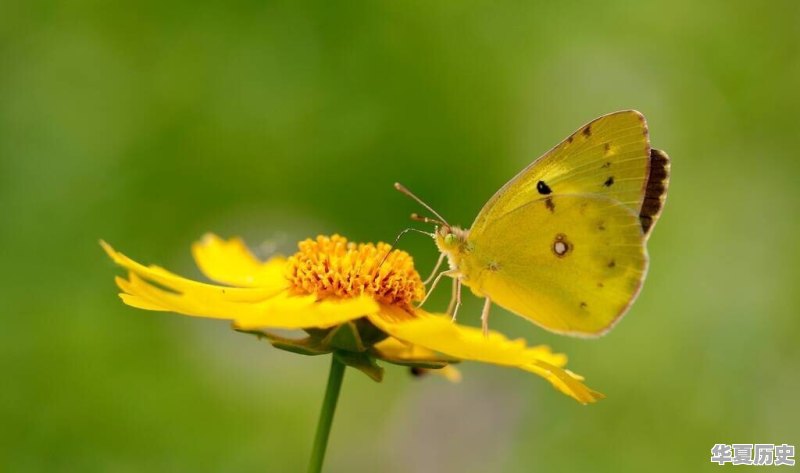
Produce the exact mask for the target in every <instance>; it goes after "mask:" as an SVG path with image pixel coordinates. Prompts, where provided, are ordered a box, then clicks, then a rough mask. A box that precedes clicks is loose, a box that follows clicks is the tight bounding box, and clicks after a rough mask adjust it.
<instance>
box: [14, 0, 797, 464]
mask: <svg viewBox="0 0 800 473" xmlns="http://www.w3.org/2000/svg"><path fill="white" fill-rule="evenodd" d="M798 84H800V4H798V3H797V2H794V1H785V2H766V3H760V2H728V1H721V0H717V1H712V2H693V1H688V0H682V1H656V2H629V1H623V0H615V1H604V2H596V3H584V2H575V3H567V2H552V4H542V5H535V4H534V3H532V2H513V1H500V2H488V1H471V0H468V1H460V2H452V1H445V2H432V1H405V2H381V1H379V2H363V1H361V2H327V1H318V2H313V1H303V2H247V1H233V2H225V3H224V4H223V2H220V3H217V2H202V1H201V2H186V1H174V2H161V1H150V2H138V3H134V4H132V3H117V4H114V3H111V2H100V1H69V2H68V1H63V0H62V1H49V2H38V1H37V2H14V1H12V2H7V1H6V2H2V4H1V5H0V209H1V210H2V223H1V224H0V243H2V245H1V246H2V248H3V250H2V254H3V257H2V262H3V271H2V272H1V273H0V287H2V296H1V297H0V313H1V314H2V315H3V328H2V330H0V372H1V373H2V375H1V376H2V377H1V378H0V379H1V380H2V381H0V470H2V471H10V472H12V471H82V472H92V471H103V472H105V471H114V472H126V471H130V472H140V471H302V470H304V469H305V465H306V458H307V455H308V452H309V449H310V446H311V441H312V436H313V431H314V428H315V421H316V416H317V413H318V409H319V404H320V401H321V398H322V394H323V389H324V383H325V377H326V373H327V367H328V360H327V359H324V358H306V357H300V356H296V355H291V354H288V353H285V352H280V351H278V350H275V349H272V348H271V347H269V346H268V345H266V344H264V343H262V342H257V341H256V340H254V339H251V338H250V337H248V336H245V335H241V334H237V333H234V332H233V331H231V330H230V329H229V328H228V325H227V324H226V323H224V322H212V321H198V320H194V319H190V318H184V317H180V316H173V315H164V314H157V313H147V312H143V311H137V310H134V309H130V308H127V307H125V306H123V305H122V303H121V302H120V301H119V300H118V298H117V296H116V292H117V291H116V288H115V287H114V284H113V276H114V275H115V274H119V271H118V269H117V268H115V267H113V265H112V264H111V263H110V261H108V259H107V258H106V257H105V255H104V254H103V253H102V252H101V250H100V247H99V246H98V244H97V241H98V239H99V238H104V239H106V240H108V241H109V242H111V243H112V244H114V245H115V246H116V247H117V248H119V249H121V250H123V251H125V252H126V253H128V254H130V255H131V256H133V257H135V258H137V259H139V260H141V261H144V262H158V263H160V264H162V265H164V266H166V267H167V268H170V269H172V270H174V271H177V272H179V273H181V274H186V275H190V276H193V277H199V273H198V271H197V270H196V269H195V268H194V266H193V265H192V262H191V259H190V253H189V246H190V244H191V243H192V242H193V241H194V240H196V239H197V238H199V237H200V236H201V235H202V234H203V233H204V232H207V231H214V232H217V233H219V234H221V235H224V236H232V235H242V236H244V237H245V238H246V239H247V240H248V241H249V242H251V243H252V244H253V245H254V246H258V245H259V244H260V243H262V242H267V243H268V244H269V245H268V246H273V247H277V248H278V249H280V250H281V251H283V252H291V251H292V249H293V245H294V242H295V241H296V240H298V239H301V238H304V237H307V236H313V235H316V234H318V233H331V232H340V233H342V234H344V235H346V236H348V237H349V238H351V239H355V240H363V241H377V240H391V239H392V238H394V236H395V235H396V234H397V232H398V231H399V230H401V229H402V228H404V227H406V226H407V225H408V221H407V216H408V214H409V213H410V212H411V211H416V210H418V209H417V208H416V206H415V205H414V204H413V203H412V202H410V201H408V200H407V199H405V198H404V197H402V196H401V195H399V194H397V193H396V192H395V191H393V190H392V187H391V185H392V183H393V182H394V181H396V180H397V181H401V182H403V183H405V184H406V185H407V186H408V187H410V188H411V189H413V190H414V191H415V192H417V193H418V194H419V195H421V196H423V197H424V198H425V199H426V200H428V201H429V202H430V203H431V204H432V205H433V206H434V207H435V208H436V209H438V210H439V212H441V213H443V214H444V215H445V216H446V217H447V218H448V219H449V220H450V221H453V222H458V223H461V224H463V225H469V223H470V222H471V221H472V219H473V218H474V217H475V215H476V214H477V211H478V210H479V209H480V207H481V206H482V205H483V203H484V202H485V201H486V200H487V199H488V198H489V197H490V196H491V195H492V194H493V193H494V191H495V190H496V189H498V188H499V187H500V186H501V185H502V184H503V183H504V182H505V181H507V180H508V179H509V178H511V177H512V176H513V175H514V174H516V172H517V171H518V170H519V169H521V168H522V167H524V166H525V165H527V164H528V163H529V162H530V161H532V160H533V159H534V158H536V157H537V156H538V155H539V154H541V153H542V152H544V151H546V150H547V149H549V148H550V147H551V146H553V145H554V144H556V143H557V142H559V141H560V140H561V139H563V138H564V137H566V136H567V135H568V134H569V133H571V132H572V131H573V130H575V129H576V128H578V127H579V126H580V125H582V124H583V123H585V122H587V121H589V120H591V119H592V118H595V117H597V116H599V115H601V114H604V113H608V112H611V111H615V110H619V109H625V108H636V109H638V110H640V111H641V112H643V113H644V114H645V115H646V116H647V118H648V121H649V125H650V130H651V138H652V142H653V144H654V146H656V147H658V148H662V149H665V150H667V151H668V152H669V154H670V155H671V156H672V159H673V177H672V183H671V188H670V196H669V199H668V202H667V206H666V211H665V213H664V216H663V219H662V220H661V222H660V224H659V225H658V226H657V228H656V231H655V233H654V235H653V237H652V238H651V240H650V244H649V249H650V254H651V267H650V274H649V276H648V279H647V282H646V284H645V287H644V291H643V292H642V294H641V296H640V297H639V300H638V302H637V303H636V304H635V305H634V307H633V309H632V310H631V312H630V313H629V314H628V315H627V318H626V319H625V320H624V322H623V323H621V324H620V325H619V326H618V327H617V328H616V329H615V330H614V331H613V332H612V333H610V334H609V335H607V336H605V337H604V338H602V339H599V340H594V341H587V340H577V339H570V338H565V337H558V336H553V335H550V334H548V333H545V332H543V331H542V330H540V329H538V328H536V327H534V326H532V325H530V324H528V323H527V322H524V321H522V320H521V319H519V318H517V317H514V316H512V315H510V314H508V313H505V312H503V311H501V310H497V311H496V312H495V313H494V315H493V320H492V324H493V327H495V328H498V329H501V330H503V331H505V332H506V333H508V334H510V335H514V336H524V337H526V338H527V339H528V340H529V341H531V342H532V343H542V342H544V343H549V344H551V345H552V346H553V347H555V348H556V349H557V350H560V351H564V352H566V353H568V354H569V355H570V357H571V359H570V367H571V368H572V369H574V370H575V371H577V372H579V373H581V374H584V375H585V376H587V378H588V382H589V384H590V385H591V386H592V387H595V388H597V389H599V390H600V391H603V392H604V393H606V394H607V395H608V399H606V400H604V401H602V402H601V403H599V404H596V405H593V406H588V407H584V406H580V405H578V404H577V403H575V402H574V401H572V400H570V399H568V398H566V397H564V396H562V395H560V394H558V393H556V392H555V391H554V390H553V389H551V388H550V386H549V385H548V384H547V383H546V382H544V381H542V380H541V379H538V378H536V377H534V376H532V375H530V374H526V373H524V372H521V371H519V372H518V371H515V370H509V369H502V368H497V367H491V366H481V365H477V364H465V365H462V366H463V367H462V371H463V374H464V378H465V379H464V381H463V382H462V383H461V384H458V385H451V384H448V383H447V382H445V381H444V380H441V379H439V378H438V377H434V378H427V379H423V380H415V379H412V378H410V377H409V375H408V373H407V372H406V371H405V370H403V369H400V368H388V369H387V375H386V380H385V381H384V383H382V384H376V383H373V382H372V381H370V380H369V379H367V378H366V377H365V376H363V375H362V374H360V373H358V372H350V373H349V374H348V375H347V377H346V379H345V385H344V388H343V392H342V400H341V403H340V405H339V410H338V412H337V417H336V420H335V423H334V428H333V433H332V440H331V443H330V448H329V456H328V461H327V466H328V471H386V472H406V471H420V472H429V471H430V472H433V471H436V472H484V471H503V472H531V471H597V472H600V471H609V472H622V471H624V472H628V471H631V472H633V471H645V470H646V471H665V472H674V471H704V470H712V469H716V468H717V466H716V465H712V464H710V463H709V456H710V451H709V449H710V448H711V447H712V446H713V445H714V444H715V443H758V442H761V443H784V442H786V443H790V444H794V445H798V444H800V427H798V425H800V409H799V408H798V402H797V399H798V394H797V393H798V392H800V378H799V377H798V373H800V369H799V368H800V349H799V348H798V339H799V337H798V335H800V318H798V304H799V303H800V296H799V295H798V281H799V280H800V278H799V276H800V270H799V269H798V268H800V248H799V246H800V245H798V243H797V242H798V230H800V224H798V209H799V208H800V206H799V204H800V188H798V182H799V181H798V175H800V160H798V151H797V150H798V145H797V136H798V128H797V127H798V110H800V92H798ZM400 246H401V247H402V248H404V249H406V250H408V251H411V252H412V253H413V254H414V255H415V257H416V259H417V261H418V266H419V268H420V270H421V272H423V273H427V271H429V270H430V267H431V265H432V264H433V262H434V261H435V258H436V256H437V253H436V251H435V249H434V247H433V245H432V243H431V242H430V241H428V240H427V239H425V238H423V237H421V236H418V235H409V236H407V237H406V239H404V240H403V241H402V243H401V245H400ZM436 296H437V297H436V298H435V300H434V301H433V304H432V305H431V307H433V308H435V307H439V308H440V309H443V308H444V306H445V305H446V299H447V294H446V291H441V293H439V294H437V295H436ZM479 310H480V303H479V302H478V301H477V300H475V299H474V298H473V297H471V296H469V297H467V302H466V306H465V307H464V309H463V310H462V312H461V316H462V321H463V322H465V323H473V324H477V323H478V312H479ZM753 469H756V468H754V467H753Z"/></svg>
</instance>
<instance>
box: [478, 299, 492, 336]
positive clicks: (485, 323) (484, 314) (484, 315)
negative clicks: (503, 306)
mask: <svg viewBox="0 0 800 473" xmlns="http://www.w3.org/2000/svg"><path fill="white" fill-rule="evenodd" d="M491 307H492V300H491V299H489V298H488V297H487V298H486V302H484V303H483V310H482V311H481V328H482V329H483V336H484V337H488V336H489V309H490V308H491Z"/></svg>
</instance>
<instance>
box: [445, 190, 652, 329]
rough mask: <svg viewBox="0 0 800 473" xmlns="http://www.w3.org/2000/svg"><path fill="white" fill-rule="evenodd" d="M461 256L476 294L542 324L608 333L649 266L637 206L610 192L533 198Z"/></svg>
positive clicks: (473, 239) (473, 236)
mask: <svg viewBox="0 0 800 473" xmlns="http://www.w3.org/2000/svg"><path fill="white" fill-rule="evenodd" d="M468 242H469V246H470V248H471V251H470V252H469V253H468V254H465V255H464V256H463V257H462V259H461V262H460V263H461V272H462V273H463V274H465V276H466V277H467V279H466V280H465V281H464V282H465V283H466V284H467V285H468V286H469V287H471V288H472V289H473V290H475V292H477V293H479V294H481V295H484V296H488V297H489V298H490V299H491V300H492V301H493V302H495V303H497V304H499V305H500V306H502V307H505V308H506V309H508V310H511V311H512V312H515V313H516V314H518V315H520V316H522V317H524V318H526V319H528V320H530V321H532V322H534V323H537V324H538V325H541V326H542V327H544V328H546V329H548V330H551V331H554V332H558V333H565V334H571V335H582V336H597V335H601V334H603V333H604V332H605V331H607V330H608V329H609V328H610V327H611V326H612V325H613V324H614V322H615V321H616V320H617V319H618V318H619V317H620V316H621V315H622V314H623V313H624V312H625V310H626V309H627V307H628V306H629V305H630V304H631V302H632V301H633V299H634V298H635V297H636V294H637V293H638V292H639V288H640V287H641V283H642V280H643V278H644V273H645V271H646V267H647V254H646V250H645V246H644V234H643V231H642V226H641V223H640V220H639V215H638V213H637V212H634V211H632V210H631V209H630V208H629V207H627V206H626V205H623V204H622V203H620V202H617V201H615V200H614V199H611V198H609V197H606V196H603V195H592V194H572V195H552V196H547V197H544V198H541V199H537V200H535V201H533V202H529V203H527V204H525V205H522V206H521V207H518V208H517V209H515V210H513V211H511V212H509V213H507V214H506V215H504V216H502V217H500V218H498V219H497V220H495V221H493V222H492V224H491V225H487V226H485V227H483V228H482V229H479V231H477V232H475V230H473V231H472V232H471V233H470V235H469V237H468Z"/></svg>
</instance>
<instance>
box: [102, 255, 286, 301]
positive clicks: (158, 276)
mask: <svg viewBox="0 0 800 473" xmlns="http://www.w3.org/2000/svg"><path fill="white" fill-rule="evenodd" d="M100 244H101V245H102V246H103V249H104V250H105V251H106V253H107V254H108V256H110V257H111V259H112V260H114V262H115V263H117V264H118V265H120V266H122V267H124V268H125V269H127V270H129V271H130V272H131V273H134V274H137V275H138V276H140V277H142V278H144V279H147V280H148V281H152V282H154V283H157V284H159V285H161V286H163V287H165V288H167V289H169V290H171V291H173V292H177V293H181V294H183V295H186V296H191V297H192V298H193V299H196V300H202V301H203V302H216V301H229V302H258V301H263V300H265V299H268V298H270V297H272V296H274V295H275V294H277V293H278V292H280V291H281V290H283V289H284V288H285V287H286V281H285V280H284V281H280V282H279V281H273V282H272V284H270V285H265V286H262V287H255V288H233V287H226V286H217V285H214V284H206V283H201V282H197V281H192V280H191V279H186V278H184V277H181V276H178V275H176V274H173V273H171V272H169V271H167V270H166V269H163V268H160V267H158V266H144V265H142V264H140V263H137V262H136V261H134V260H132V259H130V258H128V257H127V256H125V255H124V254H122V253H119V252H117V251H115V250H114V249H113V248H112V247H111V246H110V245H109V244H108V243H106V242H104V241H101V242H100Z"/></svg>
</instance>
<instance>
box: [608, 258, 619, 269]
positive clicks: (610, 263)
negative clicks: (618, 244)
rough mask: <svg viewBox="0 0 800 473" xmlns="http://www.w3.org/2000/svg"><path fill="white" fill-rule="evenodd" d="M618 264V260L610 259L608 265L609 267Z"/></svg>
mask: <svg viewBox="0 0 800 473" xmlns="http://www.w3.org/2000/svg"><path fill="white" fill-rule="evenodd" d="M616 265H617V262H616V261H614V260H613V259H612V260H611V261H609V262H608V265H607V266H608V267H609V268H613V267H614V266H616Z"/></svg>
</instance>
